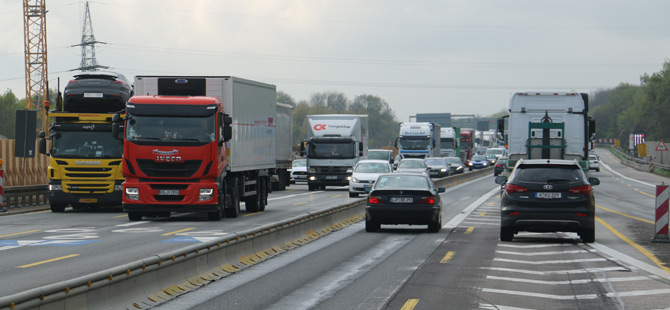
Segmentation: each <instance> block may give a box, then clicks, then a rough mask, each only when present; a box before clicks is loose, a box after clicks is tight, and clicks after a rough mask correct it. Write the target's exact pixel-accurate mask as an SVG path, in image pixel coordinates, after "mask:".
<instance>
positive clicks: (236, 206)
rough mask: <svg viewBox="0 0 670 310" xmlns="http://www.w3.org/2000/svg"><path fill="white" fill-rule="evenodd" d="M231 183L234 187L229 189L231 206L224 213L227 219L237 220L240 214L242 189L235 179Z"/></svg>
mask: <svg viewBox="0 0 670 310" xmlns="http://www.w3.org/2000/svg"><path fill="white" fill-rule="evenodd" d="M231 183H233V185H232V186H229V187H228V192H229V193H230V200H231V204H230V206H228V208H225V210H224V211H225V212H226V217H230V218H236V217H237V216H238V215H239V214H240V187H239V185H238V182H237V179H235V178H233V179H232V182H231Z"/></svg>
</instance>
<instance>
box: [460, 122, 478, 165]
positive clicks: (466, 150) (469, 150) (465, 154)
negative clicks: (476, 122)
mask: <svg viewBox="0 0 670 310" xmlns="http://www.w3.org/2000/svg"><path fill="white" fill-rule="evenodd" d="M474 142H475V130H474V129H470V128H461V159H462V160H463V163H464V164H465V165H467V164H468V163H469V162H470V159H471V158H472V156H473V155H475V144H474Z"/></svg>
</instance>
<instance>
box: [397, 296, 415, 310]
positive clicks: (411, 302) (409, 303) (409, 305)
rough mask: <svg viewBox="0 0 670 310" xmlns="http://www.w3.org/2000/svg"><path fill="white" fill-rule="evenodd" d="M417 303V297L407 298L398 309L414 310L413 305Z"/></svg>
mask: <svg viewBox="0 0 670 310" xmlns="http://www.w3.org/2000/svg"><path fill="white" fill-rule="evenodd" d="M418 303H419V300H418V299H408V300H407V301H406V302H405V304H404V305H403V306H402V308H400V310H414V307H416V304H418Z"/></svg>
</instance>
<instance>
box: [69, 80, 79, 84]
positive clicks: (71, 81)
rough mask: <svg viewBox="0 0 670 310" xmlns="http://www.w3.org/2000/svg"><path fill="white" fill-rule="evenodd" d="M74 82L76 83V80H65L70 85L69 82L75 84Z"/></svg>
mask: <svg viewBox="0 0 670 310" xmlns="http://www.w3.org/2000/svg"><path fill="white" fill-rule="evenodd" d="M76 83H77V80H69V81H68V82H67V84H68V85H70V84H76Z"/></svg>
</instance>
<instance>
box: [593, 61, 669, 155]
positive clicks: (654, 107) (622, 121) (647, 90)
mask: <svg viewBox="0 0 670 310" xmlns="http://www.w3.org/2000/svg"><path fill="white" fill-rule="evenodd" d="M590 109H591V116H592V117H593V118H594V119H595V120H596V140H598V139H599V138H603V139H609V138H619V139H620V140H621V146H622V147H625V148H627V147H628V137H629V135H630V134H634V133H644V134H645V137H646V139H647V140H651V141H659V140H661V139H663V140H665V141H670V140H668V138H670V119H668V116H670V62H668V61H666V62H665V63H664V64H663V68H662V69H661V71H659V72H655V73H652V74H651V75H650V74H643V75H642V76H641V77H640V85H631V84H627V83H622V84H620V85H619V86H617V87H615V88H613V89H606V90H600V91H597V92H596V93H595V96H594V98H593V100H591V102H590Z"/></svg>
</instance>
